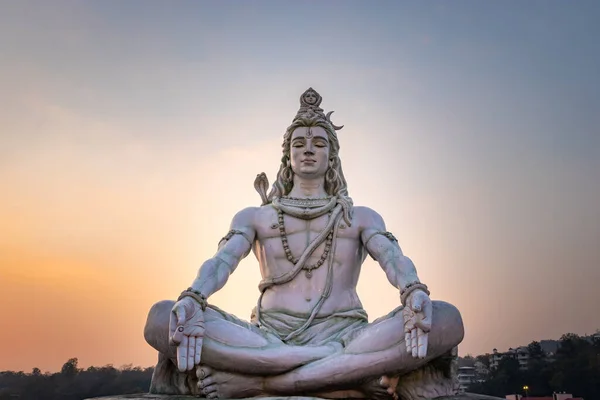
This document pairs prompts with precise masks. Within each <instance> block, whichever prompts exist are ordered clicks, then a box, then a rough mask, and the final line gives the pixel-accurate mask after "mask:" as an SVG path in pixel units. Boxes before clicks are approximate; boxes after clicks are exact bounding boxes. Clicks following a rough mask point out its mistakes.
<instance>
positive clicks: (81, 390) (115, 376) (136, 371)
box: [0, 358, 153, 400]
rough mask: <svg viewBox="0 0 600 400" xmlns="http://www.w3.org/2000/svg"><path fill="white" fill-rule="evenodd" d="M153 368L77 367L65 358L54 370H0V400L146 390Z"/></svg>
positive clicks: (55, 399)
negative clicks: (52, 372) (43, 372)
mask: <svg viewBox="0 0 600 400" xmlns="http://www.w3.org/2000/svg"><path fill="white" fill-rule="evenodd" d="M152 372H153V368H145V369H142V368H140V367H133V366H131V365H126V366H123V367H121V368H120V369H117V368H114V367H113V366H112V365H106V366H104V367H89V368H88V369H86V370H83V369H80V368H79V367H78V360H77V358H71V359H69V360H68V361H67V362H66V363H65V364H64V365H63V366H62V368H61V371H60V372H58V373H54V374H50V373H45V374H42V373H41V371H40V369H39V368H33V370H32V371H31V373H29V374H26V373H24V372H13V371H4V372H0V400H8V399H10V400H14V399H15V398H18V399H20V400H59V399H60V400H82V399H86V398H90V397H98V396H109V395H117V394H129V393H144V392H148V389H149V387H150V380H151V378H152Z"/></svg>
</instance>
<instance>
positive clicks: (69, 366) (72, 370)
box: [60, 358, 79, 377]
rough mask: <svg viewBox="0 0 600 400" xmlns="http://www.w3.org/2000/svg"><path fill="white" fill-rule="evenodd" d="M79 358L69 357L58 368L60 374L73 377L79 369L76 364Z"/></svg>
mask: <svg viewBox="0 0 600 400" xmlns="http://www.w3.org/2000/svg"><path fill="white" fill-rule="evenodd" d="M78 363H79V360H78V359H77V358H70V359H69V360H68V361H67V362H66V363H64V364H63V366H62V368H61V369H60V373H61V375H64V376H69V377H73V376H75V375H77V373H78V372H79V369H78V368H77V364H78Z"/></svg>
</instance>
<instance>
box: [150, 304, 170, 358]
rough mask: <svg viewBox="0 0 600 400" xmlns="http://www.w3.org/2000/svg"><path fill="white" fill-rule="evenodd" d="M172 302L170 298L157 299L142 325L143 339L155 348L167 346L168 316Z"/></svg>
mask: <svg viewBox="0 0 600 400" xmlns="http://www.w3.org/2000/svg"><path fill="white" fill-rule="evenodd" d="M174 304H175V302H174V301H172V300H163V301H159V302H158V303H156V304H154V305H153V306H152V307H151V308H150V311H149V312H148V317H147V318H146V325H145V326H144V339H146V342H147V343H148V344H149V345H150V346H152V347H154V348H155V349H156V350H159V351H161V349H162V348H163V347H164V345H167V346H168V339H169V338H168V336H169V318H170V315H171V310H172V309H173V305H174Z"/></svg>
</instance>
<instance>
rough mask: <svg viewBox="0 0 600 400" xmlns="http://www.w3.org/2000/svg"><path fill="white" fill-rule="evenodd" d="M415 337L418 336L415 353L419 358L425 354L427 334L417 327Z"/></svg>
mask: <svg viewBox="0 0 600 400" xmlns="http://www.w3.org/2000/svg"><path fill="white" fill-rule="evenodd" d="M417 337H418V338H419V345H418V348H419V351H418V354H417V355H418V357H419V358H425V356H426V355H427V342H428V341H429V335H428V334H427V333H425V332H423V330H422V329H418V330H417Z"/></svg>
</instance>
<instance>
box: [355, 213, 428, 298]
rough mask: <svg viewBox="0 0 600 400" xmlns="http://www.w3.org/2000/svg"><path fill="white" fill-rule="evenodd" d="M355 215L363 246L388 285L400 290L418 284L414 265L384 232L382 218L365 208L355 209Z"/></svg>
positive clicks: (390, 236) (393, 239)
mask: <svg viewBox="0 0 600 400" xmlns="http://www.w3.org/2000/svg"><path fill="white" fill-rule="evenodd" d="M355 215H357V216H359V218H360V227H361V241H362V243H363V245H364V246H365V248H366V250H367V252H368V253H369V255H370V256H371V257H373V259H374V260H375V261H377V262H378V263H379V265H381V268H383V270H384V271H385V274H386V276H387V278H388V280H389V281H390V283H391V284H392V285H393V286H395V287H396V288H397V289H398V290H402V289H403V288H405V287H406V286H407V285H408V284H409V283H412V282H418V281H419V277H418V276H417V269H416V268H415V265H414V264H413V262H412V260H411V259H410V258H408V257H406V256H405V255H404V254H403V253H402V249H401V248H400V245H399V244H398V241H397V240H396V238H394V236H393V235H391V234H390V233H389V232H387V231H386V228H385V222H384V221H383V218H381V216H380V215H379V214H378V213H377V212H375V211H373V210H371V209H369V208H366V207H355Z"/></svg>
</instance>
